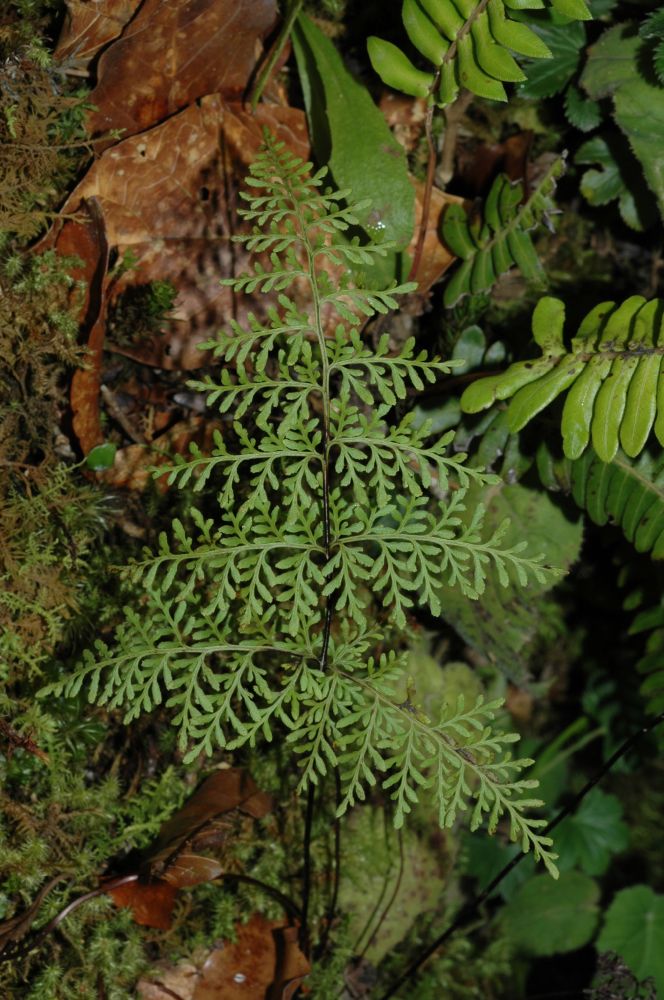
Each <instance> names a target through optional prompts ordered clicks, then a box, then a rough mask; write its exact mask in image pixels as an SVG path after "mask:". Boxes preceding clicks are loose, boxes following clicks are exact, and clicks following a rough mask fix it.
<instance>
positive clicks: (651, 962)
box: [597, 885, 664, 996]
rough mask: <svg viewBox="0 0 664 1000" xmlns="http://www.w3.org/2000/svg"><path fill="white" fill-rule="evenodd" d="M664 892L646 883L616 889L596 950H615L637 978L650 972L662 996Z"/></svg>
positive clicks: (663, 976)
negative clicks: (656, 891) (659, 892)
mask: <svg viewBox="0 0 664 1000" xmlns="http://www.w3.org/2000/svg"><path fill="white" fill-rule="evenodd" d="M662 941H664V896H663V895H659V894H657V893H655V892H653V890H652V889H651V888H650V887H649V886H647V885H634V886H632V887H631V888H629V889H623V890H622V891H621V892H618V893H616V895H615V896H614V898H613V901H612V903H611V905H610V906H609V909H608V910H607V913H606V917H605V919H604V926H603V928H602V931H601V933H600V935H599V938H598V939H597V948H598V950H599V951H615V952H617V954H618V955H620V956H621V958H623V959H624V960H625V962H627V964H628V965H629V967H630V969H631V970H632V972H633V973H634V975H635V976H636V977H637V978H638V979H645V978H646V977H649V976H652V977H653V979H654V980H655V985H656V988H657V991H658V995H659V996H664V948H662Z"/></svg>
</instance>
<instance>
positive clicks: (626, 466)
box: [598, 454, 664, 503]
mask: <svg viewBox="0 0 664 1000" xmlns="http://www.w3.org/2000/svg"><path fill="white" fill-rule="evenodd" d="M598 461H601V459H598ZM609 464H610V465H617V466H618V468H620V469H622V470H623V472H625V473H626V474H627V475H628V476H629V477H630V478H632V479H636V480H637V481H638V483H639V485H640V486H641V487H642V488H643V489H644V490H645V491H646V492H648V493H654V494H655V496H656V497H658V498H659V500H660V501H661V502H662V503H664V483H662V484H661V485H660V484H659V483H657V482H654V481H653V480H652V479H648V477H647V476H646V475H644V474H643V473H642V472H641V470H640V469H639V468H638V467H637V466H635V465H631V464H630V463H629V462H628V461H627V459H625V458H623V456H622V455H620V454H618V455H616V456H615V458H613V459H612V461H611V462H610V463H609Z"/></svg>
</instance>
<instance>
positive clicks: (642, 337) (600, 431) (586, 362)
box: [461, 295, 664, 462]
mask: <svg viewBox="0 0 664 1000" xmlns="http://www.w3.org/2000/svg"><path fill="white" fill-rule="evenodd" d="M663 311H664V301H663V300H662V299H652V300H651V301H649V302H647V301H646V300H645V299H644V298H643V296H642V295H632V296H631V297H630V298H628V299H626V300H625V302H623V303H621V305H619V306H616V303H615V302H600V303H599V305H597V306H595V308H594V309H592V310H591V311H590V312H589V313H588V315H587V316H586V317H585V318H584V320H583V322H582V323H581V325H580V327H579V330H578V333H577V335H576V337H575V338H574V339H573V340H572V344H571V348H570V350H567V348H566V347H565V345H564V343H563V323H564V320H565V307H564V305H563V303H562V302H561V301H560V300H559V299H554V298H550V297H548V296H547V297H545V298H543V299H541V300H540V301H539V303H538V304H537V307H536V308H535V311H534V312H533V320H532V323H533V338H534V340H535V342H536V344H537V345H538V346H539V347H540V348H541V350H542V357H541V358H537V360H535V361H519V362H517V363H516V364H513V365H511V366H510V367H509V368H508V369H507V371H506V372H503V373H502V374H500V375H493V376H491V377H489V378H486V379H480V380H479V381H477V382H475V383H474V384H473V385H472V386H469V387H468V389H466V391H465V392H464V394H463V396H462V397H461V407H462V409H464V410H465V411H466V412H467V413H477V412H478V411H479V410H483V409H485V408H486V407H488V406H490V405H491V404H492V403H493V402H495V400H496V399H509V398H510V397H512V399H511V402H510V404H509V407H508V410H507V421H508V425H509V428H510V430H511V431H513V432H516V431H519V430H521V428H522V427H525V425H526V424H527V423H528V422H529V421H530V420H532V418H533V417H534V416H536V415H537V414H538V413H540V411H541V410H543V409H544V408H545V407H546V406H548V405H549V404H550V403H551V402H552V401H553V400H554V399H556V398H557V397H558V396H560V395H561V393H563V392H565V390H567V389H569V392H568V394H567V398H566V400H565V405H564V408H563V415H562V433H563V448H564V451H565V455H566V456H567V457H568V458H570V459H576V458H579V457H580V456H581V455H582V454H583V452H584V451H585V450H586V448H587V447H588V444H589V443H590V442H591V441H592V446H593V448H594V450H595V452H596V454H597V456H598V458H599V459H600V461H602V462H611V461H612V460H613V459H614V458H615V456H616V454H617V453H618V447H619V445H621V446H622V448H623V449H624V451H625V453H626V454H627V455H628V456H629V457H630V458H634V457H636V456H637V455H639V454H640V453H641V451H643V448H644V447H645V445H646V442H647V440H648V436H649V434H650V431H651V429H654V431H655V435H656V437H657V440H658V441H659V443H660V444H664V392H663V391H662V385H664V382H663V381H662V375H661V372H662V370H663V368H662V361H663V359H664V344H663V343H662V336H661V329H662V316H663Z"/></svg>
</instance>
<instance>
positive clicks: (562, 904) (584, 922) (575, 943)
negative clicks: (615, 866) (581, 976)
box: [501, 871, 599, 956]
mask: <svg viewBox="0 0 664 1000" xmlns="http://www.w3.org/2000/svg"><path fill="white" fill-rule="evenodd" d="M598 903H599V886H598V885H597V882H595V881H594V879H592V878H590V877H589V876H588V875H584V874H582V873H581V872H576V871H568V872H562V874H561V876H560V878H559V879H558V881H557V882H553V881H552V880H551V879H547V878H544V877H543V876H542V875H535V876H534V877H533V878H531V879H529V880H528V881H527V882H525V883H524V884H523V885H522V886H521V887H520V888H519V889H518V890H517V891H516V892H515V893H514V895H513V896H512V898H511V899H510V901H509V903H508V904H507V905H506V906H505V908H504V910H503V911H502V914H501V923H502V924H503V927H504V929H505V933H506V934H507V937H508V938H509V939H510V941H511V942H512V943H513V944H514V945H515V946H516V947H517V948H518V949H520V950H523V951H525V952H527V953H528V954H530V955H542V956H544V955H559V954H563V953H565V952H569V951H576V949H577V948H582V947H583V946H584V944H587V943H588V941H590V940H591V939H592V936H593V934H594V932H595V928H596V926H597V921H598V917H599V911H598Z"/></svg>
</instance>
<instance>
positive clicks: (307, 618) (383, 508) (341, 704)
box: [44, 136, 551, 860]
mask: <svg viewBox="0 0 664 1000" xmlns="http://www.w3.org/2000/svg"><path fill="white" fill-rule="evenodd" d="M307 169H308V167H307V165H306V164H302V163H301V161H300V160H298V159H296V158H294V157H293V156H292V154H290V153H288V152H287V151H286V150H285V148H284V147H283V145H279V144H277V143H275V142H274V140H273V139H272V138H271V137H269V136H268V137H267V138H266V146H265V149H264V150H263V152H262V153H261V154H260V155H259V157H258V159H257V161H256V162H255V164H254V165H253V167H252V174H251V178H250V189H251V190H250V192H249V193H248V194H247V195H246V196H245V197H246V201H247V205H248V207H247V208H246V209H244V210H242V211H243V213H244V215H245V217H247V218H249V219H250V221H254V222H255V223H257V225H256V229H255V231H254V232H253V233H252V234H250V235H249V236H247V237H241V239H242V240H243V241H244V242H245V243H247V244H248V245H249V246H250V248H253V250H254V251H256V252H261V253H267V254H268V256H267V263H262V264H261V265H259V264H257V265H256V268H255V270H254V272H253V274H247V275H243V276H241V277H239V278H238V279H236V280H235V281H234V282H233V284H234V287H235V288H236V289H241V290H244V291H254V292H256V291H267V290H275V289H280V290H282V291H280V292H279V295H278V297H277V302H278V304H279V308H276V307H271V308H270V309H269V310H268V311H267V318H266V321H265V322H260V321H259V320H258V319H256V318H255V317H251V318H250V319H249V322H248V327H247V328H246V329H243V328H242V327H240V326H238V325H234V326H232V329H231V331H230V333H225V334H222V335H220V337H219V340H218V342H217V343H216V344H215V345H206V347H208V348H210V347H212V349H213V350H214V352H215V354H216V355H217V357H218V358H220V359H223V360H225V361H227V362H231V363H232V365H233V368H232V370H231V369H230V368H226V369H224V370H223V371H222V372H221V374H220V375H219V376H216V377H214V378H204V379H199V380H197V381H195V382H193V383H191V384H192V386H193V387H194V388H195V389H196V390H198V391H201V392H205V393H206V395H207V398H208V402H209V404H210V405H211V406H215V407H216V408H217V409H218V410H219V411H220V412H221V413H222V414H228V417H227V418H226V419H227V425H226V426H225V427H224V433H223V434H222V433H221V432H220V431H217V432H216V434H215V435H214V443H213V448H212V450H211V453H210V454H207V455H205V454H203V453H202V452H201V451H200V449H198V448H197V447H196V446H192V447H191V452H190V455H188V456H187V457H179V458H176V459H175V464H174V466H173V468H171V469H170V470H169V471H168V479H169V482H170V483H171V484H172V485H177V486H179V487H183V486H191V485H192V484H193V494H194V496H196V495H197V493H198V492H200V491H201V490H202V489H203V487H204V486H208V485H211V484H214V486H215V489H216V491H217V492H216V495H215V497H214V499H216V504H217V506H216V509H215V507H214V504H213V501H212V507H211V508H210V513H206V514H205V515H203V514H202V513H201V512H200V511H197V510H196V509H195V508H194V509H192V510H191V512H190V515H189V518H188V519H182V520H175V521H174V522H173V526H172V530H171V532H170V535H169V536H168V537H167V536H166V535H164V536H162V537H161V538H160V541H159V548H158V551H157V552H156V553H154V554H153V555H151V556H150V557H148V558H146V559H145V560H144V561H143V562H141V563H139V564H138V565H136V566H135V567H134V573H135V575H136V579H137V580H140V581H141V582H142V585H143V587H144V590H145V607H141V609H140V612H139V611H138V610H136V609H134V610H131V609H130V610H128V611H127V616H126V621H125V624H124V625H123V626H121V628H120V629H119V630H118V632H117V634H116V637H115V642H114V646H113V647H112V648H109V647H107V646H105V645H104V644H101V643H100V644H98V645H97V647H96V648H95V650H94V651H93V650H90V651H88V653H87V654H86V656H85V657H84V660H83V663H82V664H80V665H79V666H78V668H77V669H76V670H75V671H74V673H73V675H72V676H70V677H69V678H66V679H64V680H63V681H60V682H58V683H57V684H56V685H54V686H52V687H51V688H50V689H47V691H46V692H44V693H48V690H50V691H54V690H57V691H66V692H67V693H75V692H77V691H78V690H79V689H80V688H81V686H82V685H83V684H85V685H86V687H88V688H89V691H90V695H91V697H92V698H93V699H96V700H97V701H100V702H102V703H105V704H108V705H110V706H112V707H120V706H122V707H123V708H124V709H125V711H126V717H127V718H128V719H132V718H135V717H136V715H138V714H139V713H140V712H142V711H150V710H151V709H152V708H153V707H154V706H155V705H157V704H160V703H164V704H165V705H166V706H167V707H168V708H169V709H171V710H172V712H173V713H174V723H175V725H176V726H177V727H178V728H179V732H180V743H181V746H182V747H183V748H184V747H187V746H188V747H189V750H188V752H187V758H186V759H187V760H192V759H193V758H194V757H195V756H196V755H197V754H199V753H212V752H213V751H214V749H215V748H217V747H225V748H226V749H229V750H232V749H235V748H237V747H239V746H242V745H244V744H250V745H253V744H254V743H255V742H256V741H258V740H259V739H268V740H269V739H271V738H272V734H273V728H274V727H275V726H279V727H280V728H281V729H282V731H284V730H285V731H286V732H287V734H288V737H287V738H288V740H289V742H290V743H291V744H292V745H293V746H294V749H295V751H296V753H297V754H298V756H299V757H300V758H301V761H302V784H303V786H304V785H306V784H307V783H310V782H315V781H316V780H318V776H320V775H321V774H324V773H325V771H326V770H327V769H329V768H330V767H335V768H340V769H341V771H342V772H343V775H344V778H343V781H344V783H345V793H344V794H345V799H344V801H345V803H346V804H349V803H350V802H351V801H354V800H355V799H357V798H360V797H361V796H362V795H363V791H364V789H365V787H366V786H367V785H370V784H372V783H373V782H377V781H378V777H376V775H380V777H381V781H382V784H383V787H384V788H385V789H386V790H388V791H389V792H390V794H392V795H393V797H394V798H395V802H396V822H397V823H398V824H400V823H401V822H403V819H404V816H405V815H406V813H407V812H408V811H409V809H410V807H411V804H412V802H413V801H414V799H415V797H416V796H417V795H418V793H419V791H420V790H422V789H424V788H427V789H428V788H429V786H431V787H433V784H432V783H433V782H434V778H433V775H434V774H438V779H437V784H436V785H435V787H436V788H437V791H436V793H435V795H436V801H437V803H438V807H439V811H440V815H441V817H443V818H444V821H445V822H448V817H450V816H455V815H456V814H457V813H458V812H460V811H462V810H463V809H464V808H465V807H466V803H469V802H470V801H471V800H473V801H474V813H473V820H472V821H473V823H479V822H480V820H481V819H482V817H483V816H484V815H485V814H486V813H488V814H489V826H490V827H495V824H496V822H497V821H498V818H499V817H500V816H501V815H503V814H509V816H510V821H511V823H512V827H513V832H514V833H515V835H516V834H518V835H519V836H521V837H522V839H523V842H524V844H525V845H526V846H528V845H530V844H532V845H533V846H535V848H536V850H539V851H540V853H541V854H542V857H544V858H545V860H546V858H547V857H548V855H547V854H546V844H545V842H544V840H541V839H540V840H538V839H537V836H536V835H535V834H534V833H532V831H533V830H534V829H535V828H536V826H537V823H538V822H539V821H537V820H526V819H525V818H524V817H523V815H522V813H523V811H524V810H525V809H526V808H529V807H530V805H532V803H531V802H530V800H527V799H525V798H523V797H520V796H521V790H522V789H523V788H526V787H529V784H528V783H527V782H526V783H525V782H524V781H523V780H521V779H517V777H516V774H517V772H518V771H519V770H520V769H521V768H522V766H525V762H523V761H511V760H510V759H509V758H508V757H507V756H506V755H505V753H503V749H502V748H503V745H504V744H507V743H508V742H510V740H511V737H507V736H506V737H503V736H498V735H496V734H495V733H493V732H490V731H489V730H488V729H487V725H488V721H489V718H490V717H491V709H490V708H487V707H482V706H480V705H479V704H478V705H477V706H476V707H475V708H474V709H472V710H469V711H468V712H465V713H464V712H462V711H461V710H459V712H458V713H457V715H456V716H454V717H453V718H451V719H448V720H446V721H444V722H443V721H441V722H440V723H439V724H437V725H435V726H432V725H431V724H429V723H428V722H427V723H426V724H425V723H424V722H423V721H422V720H421V719H419V718H415V716H413V715H412V713H411V712H410V710H409V709H408V707H407V705H405V704H404V703H400V702H399V701H398V699H397V698H396V696H395V694H394V692H395V691H396V690H397V687H398V684H399V679H400V678H401V677H402V676H403V664H402V662H401V659H400V657H399V656H396V655H391V656H389V657H382V658H379V659H378V662H377V664H374V661H373V660H372V655H373V653H374V650H375V647H376V645H377V644H378V643H379V642H380V641H382V638H383V637H381V636H380V635H376V634H374V633H373V632H372V631H371V629H370V621H371V620H372V619H373V618H374V617H375V608H376V602H377V601H378V602H380V604H381V619H382V620H383V621H384V622H385V623H387V626H384V627H388V628H390V629H392V628H393V627H394V625H396V626H397V627H403V626H404V625H405V624H406V616H407V614H408V612H409V610H410V609H411V608H412V607H413V606H414V605H415V604H416V603H421V604H425V605H427V606H428V607H429V608H431V610H432V611H433V612H434V614H439V613H440V610H441V607H440V604H441V602H440V596H439V591H440V589H441V587H442V585H443V584H444V583H447V584H449V583H453V584H454V583H456V584H457V585H458V586H459V587H460V588H461V590H462V591H463V592H464V593H465V594H466V595H468V597H469V598H472V597H477V595H479V594H480V593H481V592H482V588H483V586H484V580H485V577H486V573H487V568H488V567H489V566H494V567H496V568H497V570H498V573H499V575H500V577H501V580H503V581H504V582H507V577H508V574H507V567H509V568H510V569H511V570H512V571H514V572H513V574H512V575H516V576H517V577H518V578H519V579H520V580H521V581H522V582H524V583H525V582H526V581H527V579H528V578H531V577H535V578H536V579H541V577H542V575H545V574H546V575H550V574H551V570H550V569H548V568H547V567H544V566H543V565H542V563H541V560H540V559H538V557H537V556H535V557H534V558H531V557H530V556H527V555H526V554H525V553H524V552H523V551H522V546H521V545H517V546H514V547H512V548H505V547H504V546H503V545H502V543H501V529H499V530H498V531H496V532H495V533H494V534H493V535H492V536H491V537H489V538H486V537H484V535H483V529H482V524H483V509H482V508H481V507H478V508H477V509H476V510H475V511H474V513H473V516H472V517H470V518H468V519H462V518H461V516H460V515H461V513H462V512H463V510H464V497H465V496H466V493H467V490H468V487H469V485H470V484H471V483H472V482H481V483H484V482H493V481H494V478H495V477H493V476H488V475H486V474H485V473H483V472H481V471H480V470H478V469H476V468H469V467H466V465H465V456H464V455H459V454H457V455H452V454H450V446H451V444H452V439H451V436H450V435H447V436H445V437H444V438H442V439H441V440H431V435H430V428H429V426H428V425H424V426H421V427H416V426H415V424H414V422H413V419H412V417H411V416H409V415H406V416H405V417H402V418H401V419H400V420H395V419H394V415H393V412H392V411H393V408H394V406H395V405H396V404H397V403H398V402H399V401H400V400H404V399H405V398H406V397H407V396H408V394H409V392H411V391H413V390H416V391H419V390H421V389H422V388H423V387H424V386H425V385H426V384H430V383H432V382H435V381H436V379H437V378H439V377H440V376H441V375H444V374H447V373H448V372H449V371H450V370H451V369H452V368H453V367H454V366H453V364H451V363H448V362H443V361H439V360H436V359H433V360H429V359H428V358H427V357H426V355H425V354H424V353H423V352H418V351H416V348H415V344H414V342H413V341H408V342H406V343H405V344H404V345H403V346H402V347H401V349H400V351H397V352H393V351H391V349H390V344H389V340H388V338H387V337H386V336H385V337H383V338H382V339H381V341H380V343H379V344H378V346H377V347H375V348H372V347H370V346H369V345H368V344H366V343H364V341H363V340H362V339H361V336H360V333H359V330H358V326H359V325H360V323H361V321H362V317H363V316H373V315H376V314H377V313H385V312H386V311H388V310H389V309H392V308H394V307H395V306H396V304H397V296H398V295H399V294H401V293H404V292H408V291H409V290H412V288H413V287H414V286H412V285H410V284H406V285H402V286H398V287H395V288H392V289H387V290H386V291H374V290H371V289H368V290H367V289H362V288H357V287H351V286H350V284H349V280H350V279H349V278H348V276H347V275H346V273H345V271H344V272H343V273H342V274H341V275H340V276H339V277H338V280H337V279H336V277H335V279H334V281H333V279H332V278H331V277H330V275H329V273H328V272H326V270H325V267H327V266H328V265H329V261H330V259H331V260H336V261H337V262H338V261H340V260H341V261H344V260H347V259H349V253H350V254H351V255H352V258H351V259H355V260H356V261H363V260H369V258H370V257H371V255H372V253H373V248H367V247H360V246H359V245H357V244H353V243H351V244H348V243H347V242H346V240H345V236H344V232H345V230H346V228H347V227H348V226H350V225H351V224H354V223H353V220H354V219H355V215H354V214H353V209H352V208H350V209H347V208H345V207H344V206H342V205H341V198H342V194H335V193H334V192H327V191H323V190H322V178H323V174H322V173H321V172H319V173H318V174H316V175H314V177H308V176H307V174H306V171H307ZM349 246H350V247H351V249H350V251H349V250H348V247H349ZM294 280H298V282H299V283H302V282H304V284H305V285H308V288H309V306H308V308H307V309H306V310H305V309H303V308H300V307H297V306H296V305H295V304H294V302H293V300H292V299H291V298H289V296H288V295H287V294H286V292H285V291H284V290H285V289H287V288H288V286H289V285H290V284H291V283H292V282H293V281H294ZM324 307H328V312H333V313H335V314H336V319H337V321H338V322H337V324H336V329H335V333H334V336H330V335H329V330H330V325H329V321H328V322H327V324H326V327H325V329H324V328H323V321H322V318H321V317H322V309H323V308H324ZM333 319H334V316H333ZM157 472H158V474H160V475H163V474H164V469H163V467H161V468H159V469H158V470H157ZM434 481H435V483H436V487H437V493H438V495H442V496H443V497H444V500H434V499H433V498H432V497H431V495H430V492H429V487H431V486H432V484H433V483H434ZM448 497H449V499H448ZM413 719H415V722H416V723H417V724H416V725H415V723H414V722H413ZM464 746H467V749H463V747H464ZM529 831H530V832H529Z"/></svg>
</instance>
